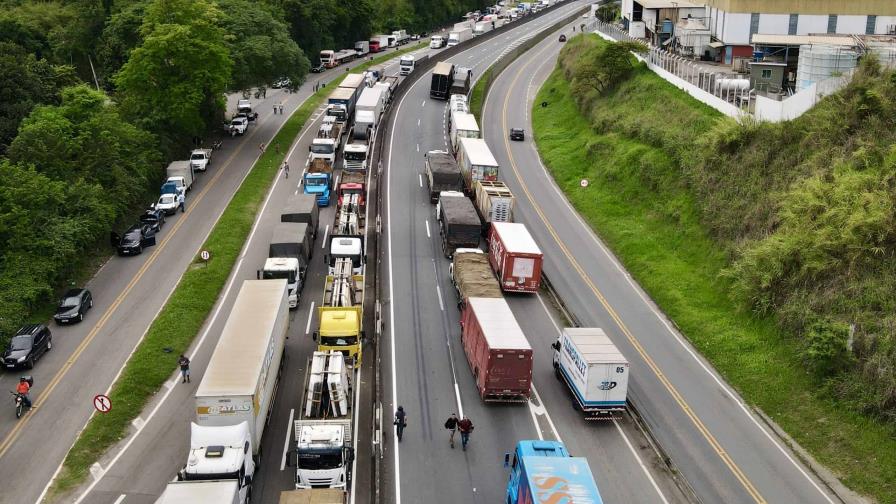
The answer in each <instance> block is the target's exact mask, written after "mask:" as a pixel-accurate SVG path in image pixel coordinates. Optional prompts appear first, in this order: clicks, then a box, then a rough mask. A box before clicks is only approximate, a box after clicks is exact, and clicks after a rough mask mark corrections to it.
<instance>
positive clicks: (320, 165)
mask: <svg viewBox="0 0 896 504" xmlns="http://www.w3.org/2000/svg"><path fill="white" fill-rule="evenodd" d="M332 185H333V165H332V164H331V163H329V162H328V161H326V160H325V159H314V160H312V161H311V162H310V163H309V164H308V169H307V170H305V175H304V176H303V178H302V191H303V192H304V193H305V194H313V195H314V196H315V197H316V198H317V205H318V206H329V204H330V188H331V187H332Z"/></svg>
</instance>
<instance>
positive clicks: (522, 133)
mask: <svg viewBox="0 0 896 504" xmlns="http://www.w3.org/2000/svg"><path fill="white" fill-rule="evenodd" d="M510 139H511V140H519V141H520V142H522V141H523V140H525V139H526V130H524V129H522V128H510Z"/></svg>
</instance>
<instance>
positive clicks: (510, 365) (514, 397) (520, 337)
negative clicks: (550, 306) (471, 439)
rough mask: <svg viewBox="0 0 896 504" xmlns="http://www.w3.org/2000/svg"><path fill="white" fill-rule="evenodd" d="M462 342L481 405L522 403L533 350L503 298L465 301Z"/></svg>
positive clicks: (528, 388)
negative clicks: (483, 403)
mask: <svg viewBox="0 0 896 504" xmlns="http://www.w3.org/2000/svg"><path fill="white" fill-rule="evenodd" d="M460 328H461V329H460V332H461V336H460V337H461V341H462V342H463V344H464V352H465V353H466V354H467V362H469V364H470V370H472V371H473V379H474V380H476V388H478V389H479V395H480V396H481V397H482V400H483V401H486V402H491V401H505V402H525V401H528V400H529V394H530V393H531V390H532V347H531V346H530V345H529V341H528V340H526V336H525V335H524V334H523V330H522V329H520V325H519V324H518V323H517V322H516V318H514V316H513V312H511V311H510V306H508V305H507V301H505V300H504V298H477V297H471V298H469V299H467V308H466V309H465V310H464V311H463V312H461V320H460Z"/></svg>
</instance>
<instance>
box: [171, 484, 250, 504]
mask: <svg viewBox="0 0 896 504" xmlns="http://www.w3.org/2000/svg"><path fill="white" fill-rule="evenodd" d="M197 502H214V503H216V504H243V503H244V502H246V501H244V500H240V488H239V484H238V483H237V482H236V480H224V479H222V480H217V481H215V480H213V481H172V482H170V483H168V486H166V487H165V491H163V492H162V495H160V496H159V498H158V499H157V500H156V502H155V504H194V503H197Z"/></svg>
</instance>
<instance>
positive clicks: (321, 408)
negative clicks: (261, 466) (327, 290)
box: [288, 351, 355, 489]
mask: <svg viewBox="0 0 896 504" xmlns="http://www.w3.org/2000/svg"><path fill="white" fill-rule="evenodd" d="M300 405H301V408H300V410H299V418H298V419H297V420H296V421H295V425H294V427H295V448H294V449H293V450H292V452H291V453H290V454H289V457H288V460H289V465H290V466H294V467H295V468H296V480H295V482H296V488H297V489H311V488H339V489H345V488H347V486H348V484H349V482H350V481H351V468H352V461H353V460H354V455H355V452H354V448H353V447H352V412H353V408H354V388H353V387H352V374H351V372H350V369H349V367H348V365H346V361H345V356H344V355H343V354H342V353H340V352H335V351H330V352H314V353H313V355H312V356H311V359H310V360H309V361H308V366H307V375H306V380H305V392H304V394H303V396H302V398H301V402H300Z"/></svg>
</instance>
